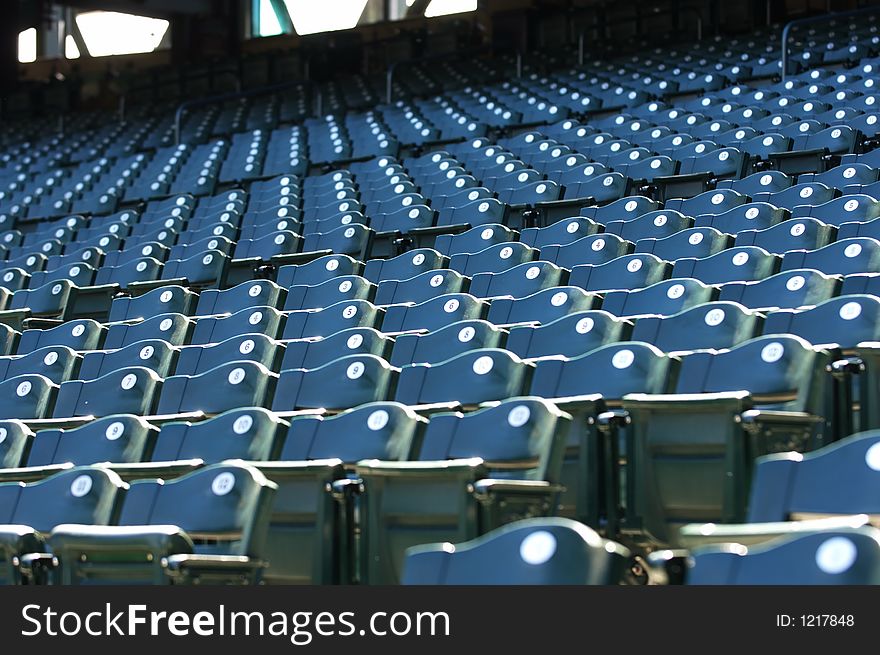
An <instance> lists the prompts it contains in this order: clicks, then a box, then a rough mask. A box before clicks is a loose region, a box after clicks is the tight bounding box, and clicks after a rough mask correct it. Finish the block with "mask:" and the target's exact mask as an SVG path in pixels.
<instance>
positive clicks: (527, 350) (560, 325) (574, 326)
mask: <svg viewBox="0 0 880 655" xmlns="http://www.w3.org/2000/svg"><path fill="white" fill-rule="evenodd" d="M632 327H633V326H632V323H630V322H629V321H626V320H623V319H619V318H617V317H616V316H612V315H611V314H609V313H608V312H604V311H600V310H588V311H578V312H574V313H572V314H568V315H566V316H562V317H560V318H557V319H556V320H553V321H547V322H545V323H543V324H541V325H538V326H532V325H518V326H516V325H515V326H513V327H512V328H511V329H510V334H509V335H508V337H507V342H506V344H505V348H507V349H508V350H510V351H511V352H513V353H515V354H516V355H517V356H519V357H520V358H522V359H533V358H537V357H549V356H554V355H563V356H565V357H576V356H578V355H583V354H584V353H587V352H589V351H591V350H595V349H596V348H599V347H601V346H604V345H606V344H609V343H614V342H617V341H627V340H628V339H629V335H630V333H631V332H632Z"/></svg>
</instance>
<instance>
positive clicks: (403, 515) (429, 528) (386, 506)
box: [355, 360, 571, 584]
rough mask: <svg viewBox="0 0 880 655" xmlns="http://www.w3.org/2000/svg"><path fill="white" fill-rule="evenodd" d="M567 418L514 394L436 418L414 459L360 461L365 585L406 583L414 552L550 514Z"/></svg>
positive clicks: (539, 402)
mask: <svg viewBox="0 0 880 655" xmlns="http://www.w3.org/2000/svg"><path fill="white" fill-rule="evenodd" d="M453 361H454V360H453ZM510 395H516V394H510ZM570 421H571V418H570V417H569V416H568V415H567V414H565V413H563V412H560V411H559V410H558V409H557V408H556V407H554V406H553V405H552V404H551V403H548V402H547V401H544V400H542V399H539V398H533V397H520V398H510V399H509V400H506V401H504V402H502V403H500V404H497V405H495V406H493V407H486V408H484V409H480V410H478V411H474V412H470V413H467V414H461V413H458V412H449V413H438V414H434V415H432V416H431V420H430V422H429V423H428V427H427V430H426V432H425V436H424V440H423V442H422V447H421V449H420V451H419V455H418V461H417V462H395V461H387V460H380V459H376V458H372V459H366V460H361V461H360V462H358V464H357V466H356V467H355V472H356V474H357V476H358V477H359V478H360V479H361V480H362V481H363V485H364V490H365V491H364V501H365V504H366V505H365V510H366V516H367V523H366V525H365V526H364V534H363V537H362V540H361V546H360V553H359V560H358V561H359V562H360V565H361V575H362V582H365V583H367V584H379V583H386V584H389V583H391V584H393V583H395V582H398V581H400V579H401V575H402V571H403V562H404V555H405V550H406V549H407V548H408V547H410V546H414V545H417V544H422V543H430V542H433V541H449V540H452V541H461V540H463V539H471V538H474V537H476V536H478V535H479V534H483V533H485V532H488V531H490V530H492V529H494V528H497V527H499V526H501V525H503V524H506V523H510V522H511V521H513V520H516V519H518V518H523V517H524V516H527V515H534V514H535V513H538V514H546V513H547V512H549V511H551V508H552V507H553V505H554V503H555V500H554V499H555V496H556V495H558V493H559V485H558V479H559V469H560V466H561V462H562V451H563V449H564V448H563V445H564V439H565V433H566V431H567V429H568V425H569V423H570ZM392 517H393V518H392Z"/></svg>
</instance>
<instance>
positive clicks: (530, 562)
mask: <svg viewBox="0 0 880 655" xmlns="http://www.w3.org/2000/svg"><path fill="white" fill-rule="evenodd" d="M628 556H629V552H628V551H627V549H626V548H625V547H623V546H621V545H620V544H616V543H614V542H611V541H606V540H605V539H602V537H600V536H599V535H598V534H597V533H596V532H595V531H593V530H592V529H590V528H588V527H587V526H585V525H584V524H582V523H578V522H577V521H572V520H571V519H566V518H534V519H524V520H522V521H517V522H515V523H511V524H509V525H505V526H503V527H501V528H498V529H496V530H493V531H492V532H490V533H488V534H486V535H484V536H482V537H478V538H476V539H474V540H472V541H466V542H464V543H461V544H455V545H453V544H450V543H443V544H427V545H425V546H413V547H412V548H410V549H408V550H407V554H406V560H405V561H404V566H403V576H402V579H401V584H405V585H480V584H483V585H507V584H512V585H569V584H575V585H584V584H592V585H611V584H617V583H618V582H619V581H620V580H621V578H622V575H623V572H624V570H625V563H626V560H627V559H628Z"/></svg>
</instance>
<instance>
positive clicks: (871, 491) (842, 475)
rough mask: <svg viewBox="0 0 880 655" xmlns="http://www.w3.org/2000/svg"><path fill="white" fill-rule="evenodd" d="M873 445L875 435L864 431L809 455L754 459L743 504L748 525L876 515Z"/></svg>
mask: <svg viewBox="0 0 880 655" xmlns="http://www.w3.org/2000/svg"><path fill="white" fill-rule="evenodd" d="M878 444H880V431H878V430H870V431H867V432H860V433H858V434H854V435H852V436H850V437H846V438H845V439H842V440H840V441H837V442H835V443H832V444H830V445H828V446H825V447H824V448H820V449H818V450H814V451H812V452H809V453H803V454H801V453H794V452H791V453H777V454H773V455H765V456H764V457H761V458H759V459H758V460H757V462H756V464H755V473H754V478H753V481H752V488H751V495H750V499H749V517H748V520H749V522H750V523H754V522H765V521H791V520H799V519H807V518H815V517H819V516H829V515H854V514H867V515H869V516H875V515H877V514H880V500H878V499H880V496H878V494H877V489H878V485H880V445H878ZM832 480H833V483H832V482H831V481H832Z"/></svg>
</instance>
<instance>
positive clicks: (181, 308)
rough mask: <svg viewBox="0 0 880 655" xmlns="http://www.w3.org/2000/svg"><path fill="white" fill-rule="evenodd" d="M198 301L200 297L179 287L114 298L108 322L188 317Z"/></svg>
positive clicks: (173, 286) (161, 288) (170, 286)
mask: <svg viewBox="0 0 880 655" xmlns="http://www.w3.org/2000/svg"><path fill="white" fill-rule="evenodd" d="M204 293H208V292H207V291H206V292H204ZM204 293H203V295H204ZM200 300H201V297H200V296H199V295H198V294H195V293H193V292H192V291H190V290H189V289H187V288H185V287H182V286H179V285H169V286H167V287H159V288H158V289H153V290H152V291H148V292H147V293H145V294H142V295H140V296H121V297H116V298H114V299H113V302H112V303H111V305H110V317H109V320H110V322H117V321H130V320H134V319H147V318H153V317H154V316H158V315H159V314H183V315H184V316H189V315H190V314H192V313H193V310H194V309H195V307H196V303H197V302H199V301H200Z"/></svg>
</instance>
